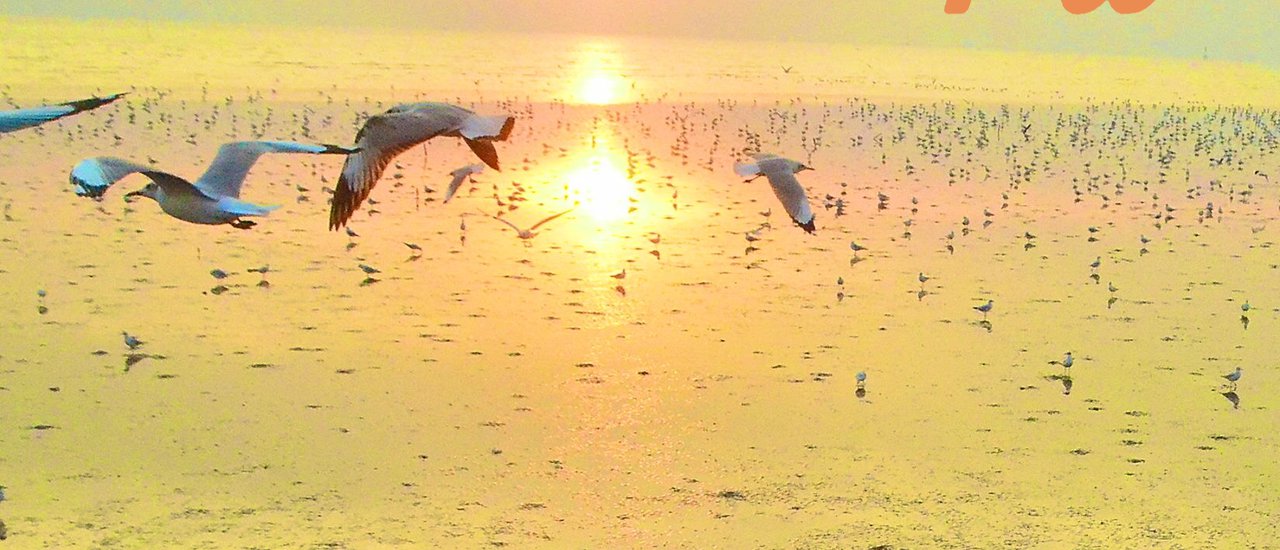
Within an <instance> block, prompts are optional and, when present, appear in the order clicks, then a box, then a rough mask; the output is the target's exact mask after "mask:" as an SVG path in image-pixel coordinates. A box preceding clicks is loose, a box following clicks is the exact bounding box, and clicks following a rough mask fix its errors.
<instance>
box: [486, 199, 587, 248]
mask: <svg viewBox="0 0 1280 550" xmlns="http://www.w3.org/2000/svg"><path fill="white" fill-rule="evenodd" d="M576 208H578V207H577V206H575V207H573V208H570V209H568V210H565V211H564V212H560V213H558V214H552V215H550V216H547V217H545V218H542V221H540V222H538V223H535V224H533V227H530V228H528V229H520V228H519V227H518V226H516V224H514V223H511V222H509V221H507V220H505V219H502V218H499V217H497V216H494V215H492V214H486V213H484V212H481V214H484V215H486V216H489V217H490V218H493V219H495V220H498V221H500V222H502V223H505V224H507V226H509V227H510V228H511V229H514V230H516V236H517V237H520V238H521V239H522V240H525V241H527V240H529V239H532V238H534V237H537V236H538V233H537V230H538V228H539V227H542V226H543V225H545V224H546V223H547V222H549V221H551V220H554V219H556V218H559V217H560V216H563V215H565V214H568V213H570V212H573V211H574V209H576Z"/></svg>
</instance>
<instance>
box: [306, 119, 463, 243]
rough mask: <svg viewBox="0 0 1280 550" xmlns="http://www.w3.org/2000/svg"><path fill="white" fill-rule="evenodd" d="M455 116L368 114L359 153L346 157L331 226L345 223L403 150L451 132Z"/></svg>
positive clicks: (330, 216) (334, 202)
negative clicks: (392, 160) (369, 115)
mask: <svg viewBox="0 0 1280 550" xmlns="http://www.w3.org/2000/svg"><path fill="white" fill-rule="evenodd" d="M455 123H456V119H455V118H454V117H442V116H439V115H438V114H436V113H435V112H432V111H428V112H416V111H407V112H405V111H395V110H394V109H393V110H392V111H388V112H386V113H383V114H380V115H376V116H373V117H369V120H367V121H365V123H364V126H363V127H362V128H360V132H359V133H358V134H356V148H358V149H359V152H357V153H354V154H352V155H350V156H348V157H347V161H346V162H345V163H343V165H342V175H341V176H339V177H338V186H337V188H336V189H334V191H333V206H332V207H331V208H330V210H329V229H337V228H339V227H342V226H343V225H346V223H347V220H349V219H351V215H352V214H353V213H355V211H356V208H359V207H360V203H362V202H364V200H365V199H366V198H368V197H369V192H370V191H373V186H374V185H377V183H378V178H381V177H382V171H383V170H386V168H387V164H390V163H391V159H394V158H395V157H396V156H397V155H399V154H400V153H403V152H405V151H406V150H408V149H409V148H410V147H413V146H414V145H417V144H419V143H422V142H424V141H427V140H429V139H431V138H433V137H436V136H438V135H440V134H443V133H445V132H448V131H450V130H451V129H453V127H454V126H455Z"/></svg>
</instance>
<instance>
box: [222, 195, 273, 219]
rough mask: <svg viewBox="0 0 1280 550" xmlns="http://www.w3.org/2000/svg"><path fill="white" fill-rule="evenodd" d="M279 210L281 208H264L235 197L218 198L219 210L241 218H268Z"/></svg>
mask: <svg viewBox="0 0 1280 550" xmlns="http://www.w3.org/2000/svg"><path fill="white" fill-rule="evenodd" d="M277 208H280V206H279V205H272V206H263V205H260V204H253V203H251V202H245V201H242V200H240V199H237V198H233V197H218V209H220V210H222V211H223V212H229V213H232V214H236V215H239V216H266V215H267V214H269V213H271V211H272V210H275V209H277Z"/></svg>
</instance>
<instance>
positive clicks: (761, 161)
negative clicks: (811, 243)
mask: <svg viewBox="0 0 1280 550" xmlns="http://www.w3.org/2000/svg"><path fill="white" fill-rule="evenodd" d="M751 158H752V159H754V160H755V162H738V163H735V164H734V165H733V171H734V172H735V173H737V174H738V175H739V176H742V177H744V178H747V180H746V181H752V180H754V179H756V178H758V177H760V176H764V177H765V178H768V180H769V186H770V187H772V188H773V194H774V195H776V196H777V197H778V200H779V201H780V202H782V207H783V208H784V209H786V211H787V214H788V215H789V216H791V220H792V221H794V222H795V223H796V225H798V226H800V228H801V229H804V230H805V232H806V233H813V232H814V225H813V210H812V209H810V208H809V198H808V197H806V196H805V194H804V187H801V186H800V181H799V180H797V179H796V174H798V173H800V172H803V171H805V170H813V168H810V167H808V166H805V165H804V164H802V163H799V162H796V161H794V160H791V159H788V158H783V157H780V156H777V155H772V154H769V153H757V154H754V155H751Z"/></svg>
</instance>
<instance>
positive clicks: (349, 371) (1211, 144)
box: [0, 20, 1280, 548]
mask: <svg viewBox="0 0 1280 550" xmlns="http://www.w3.org/2000/svg"><path fill="white" fill-rule="evenodd" d="M85 25H86V24H79V23H67V22H54V21H39V20H8V21H0V30H3V31H5V33H6V36H8V37H13V39H12V40H10V39H8V38H7V39H6V42H5V49H4V50H0V69H3V74H5V75H6V77H5V79H6V80H5V81H3V82H0V91H2V92H3V94H4V97H6V98H8V100H9V101H10V102H12V103H14V104H15V105H14V106H30V105H36V104H41V103H46V102H55V101H66V100H71V99H75V98H80V97H87V96H89V95H93V94H94V93H101V94H105V93H111V92H116V91H130V92H131V93H130V95H129V96H127V97H126V98H125V99H124V100H121V101H120V102H118V103H116V104H113V105H110V106H107V107H104V108H102V109H99V110H97V111H93V112H89V113H85V114H81V115H78V116H76V117H72V118H68V119H65V120H63V121H61V122H57V123H53V124H50V125H47V126H44V127H42V128H39V129H34V130H25V131H22V132H15V133H11V134H6V135H3V136H0V191H2V193H0V196H2V198H0V202H2V203H3V206H2V208H4V214H5V218H4V221H3V222H0V319H2V320H0V323H3V326H4V329H3V330H0V485H3V486H5V487H6V489H5V497H6V499H5V500H4V501H3V502H0V520H3V521H4V523H5V525H6V527H7V530H8V536H9V538H8V539H7V540H5V541H4V542H3V543H0V544H4V545H11V546H13V547H22V548H26V547H111V548H117V547H118V548H157V547H202V548H226V547H233V548H235V547H244V548H276V547H303V548H314V547H351V548H376V547H388V546H400V547H406V548H415V547H488V546H515V547H548V548H560V547H619V546H621V547H652V546H678V547H729V548H740V547H768V548H783V547H785V548H791V547H820V548H825V547H832V548H851V547H852V548H861V547H875V546H890V547H895V548H898V547H902V548H930V547H952V548H970V547H1009V548H1059V547H1093V548H1145V547H1157V548H1206V547H1220V548H1243V547H1259V548H1265V547H1271V546H1274V545H1276V544H1277V541H1280V530H1277V528H1276V527H1275V525H1276V515H1277V513H1280V498H1277V495H1280V491H1277V489H1278V488H1280V485H1277V481H1276V480H1277V475H1280V466H1277V462H1276V461H1275V456H1276V455H1277V451H1278V450H1280V449H1278V447H1280V440H1278V439H1277V435H1276V433H1277V432H1276V427H1277V425H1278V421H1280V417H1278V416H1277V412H1276V407H1277V404H1278V403H1277V401H1278V400H1280V399H1278V398H1277V397H1276V395H1277V390H1280V382H1277V371H1276V368H1275V366H1274V365H1273V363H1272V360H1271V358H1270V356H1269V353H1268V352H1269V351H1270V348H1271V347H1272V346H1271V344H1272V342H1274V341H1275V339H1276V335H1277V334H1278V333H1277V328H1276V327H1277V323H1280V314H1278V312H1280V289H1278V288H1277V282H1276V280H1277V279H1276V274H1277V266H1278V265H1280V261H1277V259H1276V257H1275V255H1274V252H1273V250H1272V248H1273V245H1274V241H1275V238H1276V235H1277V234H1278V233H1277V231H1280V224H1277V223H1276V222H1275V219H1276V218H1277V216H1278V215H1280V189H1277V187H1276V185H1274V184H1272V182H1271V177H1280V170H1277V169H1276V168H1275V166H1276V160H1277V156H1276V147H1277V143H1276V139H1275V137H1274V132H1275V131H1276V130H1275V129H1276V126H1277V124H1280V116H1277V113H1276V112H1275V111H1273V110H1272V108H1274V106H1275V105H1274V103H1275V101H1274V99H1270V98H1269V97H1268V96H1267V89H1268V86H1269V85H1270V84H1274V83H1275V80H1276V74H1275V73H1273V72H1270V71H1266V70H1263V69H1260V68H1256V67H1251V66H1240V65H1228V64H1213V63H1193V62H1175V61H1158V62H1157V61H1142V60H1130V59H1094V58H1076V57H1053V56H1047V55H1033V54H993V53H981V54H977V53H965V52H937V51H923V50H921V51H916V50H886V49H868V48H853V47H844V48H830V47H821V46H817V45H804V44H758V43H726V42H701V41H689V40H685V41H680V40H661V39H623V38H601V37H567V36H506V35H483V36H478V35H465V34H447V35H432V34H425V33H423V34H404V33H400V34H394V33H393V34H390V35H383V36H375V35H371V34H369V35H365V34H358V33H353V32H349V31H335V30H332V29H287V30H286V29H266V30H264V29H241V28H194V27H190V26H183V25H145V24H141V23H113V24H105V25H106V26H105V28H104V29H103V30H99V31H97V32H94V33H86V32H82V31H84V30H85ZM100 25H102V24H101V23H100ZM247 37H254V38H255V40H248V39H247ZM477 44H479V45H477ZM428 46H429V47H428ZM86 52H87V53H86ZM513 52H516V53H513ZM712 52H715V53H718V54H719V55H711V53H712ZM726 52H727V53H726ZM833 52H834V53H833ZM673 59H674V60H675V61H671V60H673ZM784 65H785V66H787V67H790V68H791V71H790V72H786V71H784V70H783V69H782V67H783V66H784ZM672 67H674V68H672ZM1015 77H1016V78H1015ZM1270 89H1274V86H1272V87H1271V88H1270ZM418 100H444V101H453V102H458V103H459V104H462V105H464V106H467V107H470V108H473V109H475V110H477V111H479V112H485V113H489V112H492V113H497V112H507V113H510V114H513V115H515V116H516V117H517V123H516V129H515V131H514V133H513V135H512V136H511V138H510V140H508V141H507V142H504V143H501V144H499V145H498V149H499V155H500V157H501V159H502V162H503V168H504V169H503V171H502V172H494V171H486V172H484V173H483V174H480V175H478V176H476V177H475V181H474V182H473V184H471V185H464V187H463V188H462V190H461V191H460V192H459V194H458V196H457V197H455V198H454V199H453V200H452V201H451V202H450V203H449V204H442V202H441V198H442V191H443V188H444V187H445V184H446V183H447V181H448V172H449V171H450V170H453V169H454V168H457V167H460V166H463V165H465V164H468V163H471V162H475V160H474V157H472V155H471V153H470V151H469V150H467V149H466V147H465V146H464V145H463V144H461V143H460V142H457V141H456V140H447V139H437V140H433V141H431V142H429V143H428V144H427V145H426V146H425V147H416V148H414V149H411V150H410V151H408V152H406V153H405V154H403V155H402V156H401V157H399V158H398V159H397V160H396V161H395V162H394V163H393V164H392V166H391V167H390V168H389V169H388V171H387V172H386V174H385V175H384V176H383V179H382V180H381V182H380V183H379V185H378V186H377V188H376V189H375V190H374V191H373V194H372V195H371V197H372V198H373V200H374V201H376V204H372V203H366V204H365V205H364V206H362V207H361V209H360V210H359V211H358V212H357V213H356V215H355V217H354V218H353V219H352V222H351V227H352V229H353V230H354V231H355V232H356V233H357V234H358V236H355V237H349V236H347V235H346V234H345V233H343V232H341V231H337V232H330V231H327V230H326V227H327V220H328V218H327V215H328V212H327V211H328V206H327V204H326V202H325V201H326V199H327V195H328V194H327V193H326V192H325V188H326V187H332V186H333V185H334V184H335V182H336V180H337V176H338V172H339V170H340V167H341V165H342V159H341V158H339V157H331V156H303V155H269V156H265V157H263V158H262V159H261V160H259V162H258V164H257V165H255V167H254V170H253V171H252V172H251V173H250V175H249V178H248V180H247V181H246V184H245V191H244V197H245V198H246V199H247V200H250V201H253V202H259V203H265V204H281V205H283V207H282V208H281V209H280V210H277V211H276V212H274V213H273V214H272V215H271V216H269V217H267V218H264V219H261V220H258V221H259V225H258V226H257V227H255V228H254V229H252V230H249V231H239V230H235V229H232V228H229V227H225V226H222V227H205V226H196V225H191V224H186V223H182V222H178V221H176V220H173V219H171V218H169V217H167V216H165V215H164V214H163V213H162V212H161V211H160V210H159V208H158V207H157V206H156V205H155V204H154V203H152V202H150V201H145V200H139V201H134V202H125V201H124V200H123V199H122V198H121V197H122V196H123V195H124V193H125V192H127V191H129V190H133V189H135V188H137V187H141V186H142V184H143V182H144V181H145V180H144V179H143V178H141V177H134V178H130V179H127V180H124V181H122V182H121V183H119V184H117V187H119V188H120V189H115V188H113V189H112V190H111V191H110V192H109V193H108V195H107V197H106V198H105V200H103V201H101V202H95V201H92V200H86V199H80V198H78V197H75V196H74V194H73V193H72V191H71V187H70V185H69V184H68V183H67V175H68V173H69V171H70V168H71V166H73V165H74V164H75V163H76V162H77V161H79V160H80V159H82V158H86V157H89V156H95V155H110V156H118V157H122V158H128V159H132V160H135V161H139V162H154V163H155V164H157V165H158V166H160V167H162V168H164V169H166V170H169V171H172V172H174V173H176V174H179V175H183V176H186V177H189V178H194V177H196V176H198V175H199V174H200V173H201V172H202V171H203V169H204V167H205V166H206V165H207V163H208V162H209V161H210V160H211V159H212V158H213V155H214V154H215V152H216V150H217V147H218V145H219V144H221V143H223V142H225V141H232V140H246V139H290V140H297V141H307V142H322V143H336V144H343V145H347V144H350V143H351V141H352V140H353V137H354V135H355V131H356V130H357V129H358V127H359V125H360V124H361V123H362V122H363V120H364V118H365V117H366V116H367V115H369V114H372V113H377V112H380V111H382V110H385V109H386V108H388V107H390V106H391V105H394V104H396V103H402V102H408V101H418ZM1268 102H1270V103H1268ZM753 148H755V149H762V150H765V151H770V152H775V153H778V154H781V155H783V156H788V157H791V158H794V159H797V160H801V161H803V162H805V163H807V164H810V165H812V166H813V167H815V170H814V171H811V172H809V171H806V172H803V173H801V174H800V176H799V177H800V180H801V182H802V183H803V184H804V185H805V186H806V188H807V191H808V195H809V198H810V200H811V202H812V203H813V207H814V210H815V212H816V213H817V228H818V229H817V232H816V234H814V235H806V234H805V233H804V232H803V231H801V230H800V229H799V228H797V227H795V226H793V225H792V224H791V223H790V221H789V220H787V218H786V214H785V212H784V211H783V210H782V208H781V207H780V205H779V204H778V203H777V200H776V199H775V198H774V196H773V194H772V193H771V191H770V189H769V187H768V185H767V183H765V182H764V181H755V182H752V183H743V182H742V181H741V179H740V178H738V177H737V176H735V175H734V174H733V172H732V164H733V162H734V161H735V160H742V159H743V158H744V157H743V155H742V152H743V151H744V150H747V149H753ZM879 194H884V195H885V196H886V197H887V200H885V201H883V202H882V201H881V200H880V199H879V198H878V195H879ZM837 203H839V206H837ZM1208 203H1212V204H1213V211H1212V215H1211V216H1206V209H1207V204H1208ZM574 204H577V205H578V206H577V208H576V209H575V210H574V211H573V212H572V213H570V214H567V215H565V216H563V217H562V218H559V219H557V220H555V221H553V222H551V223H548V224H547V225H546V226H544V227H543V228H542V229H543V230H542V231H541V233H540V234H539V235H538V236H537V237H536V238H535V239H532V240H531V241H530V242H529V244H528V245H525V244H524V243H522V242H521V241H520V240H519V239H517V238H516V236H515V233H514V232H513V231H511V230H510V229H509V228H507V227H506V226H505V225H503V224H501V223H499V222H497V221H495V220H493V219H490V218H488V217H487V214H495V213H497V212H499V211H505V212H506V213H505V214H504V217H505V218H506V219H509V220H512V221H513V223H516V224H517V225H520V226H522V227H527V226H528V225H531V224H532V223H534V222H536V221H537V220H540V219H542V218H544V217H545V216H547V215H550V214H553V213H556V212H560V211H563V210H565V209H568V208H570V207H572V206H573V205H574ZM766 214H767V215H766ZM966 221H967V223H966ZM762 224H767V225H766V226H765V227H764V228H763V229H761V227H762ZM1091 227H1092V228H1094V229H1095V230H1096V231H1090V230H1089V228H1091ZM757 230H758V231H757ZM749 232H755V233H754V235H756V236H758V239H757V240H748V239H747V238H746V237H747V233H749ZM1028 234H1030V235H1031V236H1028ZM753 238H756V237H753ZM1144 239H1145V240H1146V241H1147V242H1146V243H1144V242H1143V240H1144ZM855 241H856V242H857V243H859V244H860V245H862V246H864V247H866V248H867V250H865V251H861V252H858V253H856V254H855V253H854V252H853V251H852V250H851V249H850V243H851V242H855ZM405 243H413V244H415V245H418V246H419V247H420V248H421V249H422V251H421V253H417V252H415V251H413V250H411V249H410V248H409V247H407V246H406V244H405ZM1095 260H1097V261H1098V262H1099V264H1100V265H1099V267H1097V268H1096V269H1095V268H1091V267H1090V264H1091V263H1092V262H1094V261H1095ZM359 264H365V265H369V266H374V267H376V268H377V269H378V270H379V271H380V273H376V274H373V275H372V276H371V278H372V279H375V280H369V279H367V277H368V276H367V275H366V274H365V273H364V272H363V271H362V270H361V269H359V268H358V265H359ZM263 266H269V270H267V273H266V274H258V273H250V272H247V270H248V269H252V268H260V267H263ZM214 269H219V270H222V271H224V272H226V273H227V274H229V276H228V277H226V278H224V279H216V278H214V277H212V276H211V275H210V271H211V270H214ZM624 270H625V275H624V276H622V277H616V276H615V275H619V274H622V273H623V272H624ZM920 273H924V274H927V275H928V276H929V277H930V279H929V280H928V281H926V282H924V283H920V282H919V281H918V275H919V274H920ZM262 281H267V284H265V285H263V284H261V282H262ZM1109 287H1114V288H1115V290H1114V291H1112V290H1109ZM38 290H44V291H45V292H46V296H44V297H43V298H40V297H38V296H37V291H38ZM989 299H991V300H994V301H995V304H994V305H995V307H994V309H993V310H992V311H991V312H990V314H988V315H987V316H986V318H985V319H984V318H983V315H982V314H981V313H979V312H977V311H974V310H973V309H972V308H973V307H974V306H977V305H980V304H982V303H984V302H986V301H987V300H989ZM1246 302H1247V303H1249V304H1250V309H1249V310H1248V311H1244V310H1243V309H1242V307H1241V306H1242V305H1244V304H1245V303H1246ZM122 331H128V332H129V333H130V334H133V335H136V336H137V337H138V338H140V339H142V340H143V341H144V342H145V344H144V345H143V346H142V347H140V348H139V349H138V350H134V351H130V350H129V349H128V348H127V347H126V346H125V345H124V343H123V342H122V337H121V332H122ZM1068 351H1071V352H1073V354H1074V355H1075V357H1076V362H1075V364H1074V366H1073V367H1072V368H1071V370H1070V372H1069V373H1064V371H1063V369H1062V368H1061V367H1060V366H1057V365H1053V364H1050V363H1049V362H1050V361H1053V360H1060V359H1061V358H1062V357H1063V354H1064V353H1065V352H1068ZM1237 366H1239V367H1242V368H1243V369H1244V372H1245V374H1244V377H1243V378H1242V379H1241V380H1240V382H1239V384H1238V385H1237V387H1236V388H1234V391H1230V390H1231V388H1229V387H1228V384H1227V382H1226V381H1225V380H1223V379H1222V378H1220V376H1221V375H1222V374H1225V373H1227V372H1230V371H1232V370H1233V369H1235V368H1236V367H1237ZM859 371H862V372H866V373H867V375H868V379H867V384H866V387H865V391H864V392H858V391H856V390H857V387H856V383H855V374H856V373H857V372H859Z"/></svg>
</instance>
